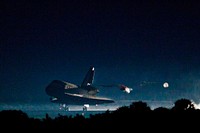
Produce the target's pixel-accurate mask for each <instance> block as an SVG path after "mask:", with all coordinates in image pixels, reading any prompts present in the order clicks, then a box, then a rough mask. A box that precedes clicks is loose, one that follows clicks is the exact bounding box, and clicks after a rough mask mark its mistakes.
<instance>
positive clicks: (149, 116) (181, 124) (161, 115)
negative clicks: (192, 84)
mask: <svg viewBox="0 0 200 133" xmlns="http://www.w3.org/2000/svg"><path fill="white" fill-rule="evenodd" d="M199 118H200V110H199V109H196V108H195V107H194V103H193V102H191V101H190V100H188V99H179V100H177V101H176V102H175V103H174V106H173V107H172V108H165V107H158V108H155V109H151V108H150V107H149V106H148V104H147V103H145V102H142V101H138V102H133V103H131V104H130V105H129V106H122V107H119V108H118V109H116V110H115V111H109V110H107V111H106V112H104V113H99V114H91V115H90V116H89V117H87V118H86V117H84V116H83V115H80V114H77V115H75V116H71V115H70V116H68V115H58V116H57V117H55V118H51V117H49V115H48V114H46V117H45V118H42V119H39V118H31V117H29V116H28V115H27V114H26V113H24V112H23V111H21V110H3V111H1V112H0V120H1V127H2V128H5V129H6V130H9V129H33V130H34V129H36V130H37V129H45V130H48V129H58V130H60V129H62V130H73V131H75V130H78V131H80V130H83V131H85V130H93V129H95V130H97V129H98V131H100V130H102V131H103V130H105V129H137V130H140V131H143V130H146V129H147V128H148V129H149V130H152V131H153V130H156V129H157V128H158V127H159V128H163V129H164V130H169V131H170V129H173V128H180V129H182V130H184V129H187V130H188V129H190V128H191V129H194V127H195V125H199V122H198V120H200V119H199ZM198 127H199V126H198Z"/></svg>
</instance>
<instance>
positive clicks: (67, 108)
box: [60, 104, 70, 111]
mask: <svg viewBox="0 0 200 133" xmlns="http://www.w3.org/2000/svg"><path fill="white" fill-rule="evenodd" d="M60 109H61V110H62V109H64V110H65V111H70V108H69V107H68V106H66V104H60Z"/></svg>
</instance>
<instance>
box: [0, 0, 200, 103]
mask: <svg viewBox="0 0 200 133" xmlns="http://www.w3.org/2000/svg"><path fill="white" fill-rule="evenodd" d="M199 7H200V3H199V2H197V1H184V0H180V1H176V0H175V1H174V0H171V1H168V0H166V1H162V2H161V1H155V0H146V1H145V0H144V1H143V0H138V1H136V0H130V1H109V0H105V1H104V0H66V1H59V0H56V1H55V0H52V1H51V0H46V1H41V0H38V1H37V0H34V1H26V0H23V1H21V0H19V1H15V0H13V1H12V0H1V2H0V27H1V28H0V29H1V30H0V61H1V63H0V102H1V103H8V102H30V103H31V102H49V98H48V96H47V95H46V94H45V91H44V90H45V87H46V86H47V85H48V84H49V83H50V82H51V81H52V80H54V79H60V80H66V81H69V82H72V83H75V84H80V83H81V82H82V80H83V78H84V76H85V74H86V72H87V71H88V68H89V67H90V66H94V67H95V68H96V75H95V81H94V82H95V83H96V84H113V83H124V84H126V85H128V86H130V87H133V89H134V90H133V94H130V95H125V94H123V93H121V92H118V91H119V90H117V89H112V90H111V89H109V90H107V91H105V89H104V90H103V92H102V95H105V96H108V97H111V98H115V99H117V98H119V99H120V98H121V99H139V100H143V99H145V100H146V99H148V100H170V99H176V98H179V97H190V98H191V97H192V98H194V99H197V100H198V99H200V90H199V87H200V80H199V79H200V61H199V59H200V52H199V49H200V46H199V42H200V15H199V14H200V8H199ZM143 81H147V82H156V84H148V85H146V86H145V87H141V86H139V84H140V83H141V82H143ZM165 81H167V82H169V83H170V87H169V89H168V90H165V89H163V88H162V83H163V82H165ZM111 91H112V92H111Z"/></svg>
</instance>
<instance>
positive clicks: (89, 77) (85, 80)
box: [81, 67, 94, 86]
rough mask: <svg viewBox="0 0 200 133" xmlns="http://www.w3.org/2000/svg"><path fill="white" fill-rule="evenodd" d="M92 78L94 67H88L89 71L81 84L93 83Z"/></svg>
mask: <svg viewBox="0 0 200 133" xmlns="http://www.w3.org/2000/svg"><path fill="white" fill-rule="evenodd" d="M93 80H94V67H90V69H89V71H88V72H87V74H86V76H85V78H84V80H83V82H82V84H81V86H88V85H91V84H92V83H93Z"/></svg>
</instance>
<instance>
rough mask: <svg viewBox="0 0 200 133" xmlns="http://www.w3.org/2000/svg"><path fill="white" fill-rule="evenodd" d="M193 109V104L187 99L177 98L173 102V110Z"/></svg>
mask: <svg viewBox="0 0 200 133" xmlns="http://www.w3.org/2000/svg"><path fill="white" fill-rule="evenodd" d="M192 109H194V104H193V103H192V101H190V100H189V99H185V98H182V99H179V100H177V101H176V102H175V103H174V107H173V108H172V110H173V111H185V110H192Z"/></svg>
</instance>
